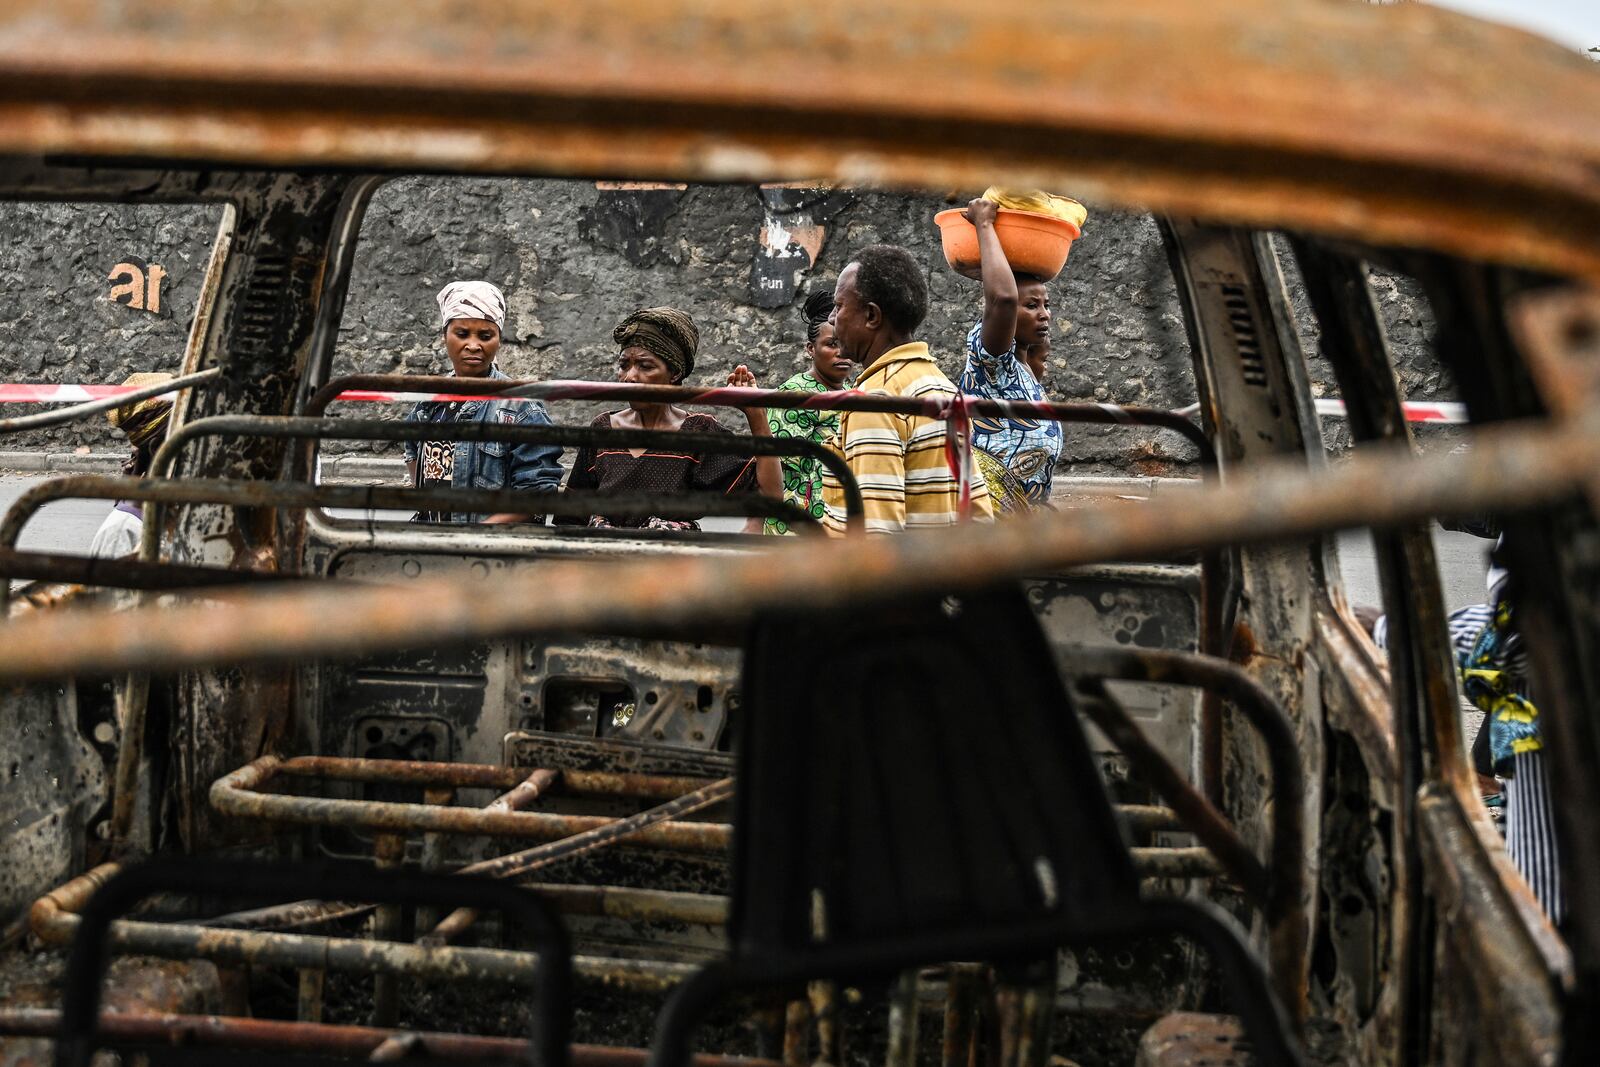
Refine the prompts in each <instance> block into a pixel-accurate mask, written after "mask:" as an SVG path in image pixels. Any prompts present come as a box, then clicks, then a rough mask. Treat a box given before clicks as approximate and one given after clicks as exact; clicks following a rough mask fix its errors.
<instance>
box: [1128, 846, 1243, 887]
mask: <svg viewBox="0 0 1600 1067" xmlns="http://www.w3.org/2000/svg"><path fill="white" fill-rule="evenodd" d="M1128 851H1129V853H1131V854H1132V856H1133V869H1134V872H1135V873H1137V874H1138V875H1139V877H1140V878H1178V879H1183V878H1216V877H1218V876H1222V877H1226V878H1229V879H1230V880H1231V879H1232V877H1233V875H1232V873H1231V872H1230V871H1229V870H1228V869H1227V868H1226V867H1224V866H1223V864H1222V861H1221V860H1219V859H1217V856H1216V853H1214V852H1212V851H1211V849H1209V848H1131V849H1129V850H1128Z"/></svg>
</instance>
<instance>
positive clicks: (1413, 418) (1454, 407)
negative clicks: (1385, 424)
mask: <svg viewBox="0 0 1600 1067" xmlns="http://www.w3.org/2000/svg"><path fill="white" fill-rule="evenodd" d="M1400 406H1401V407H1402V408H1403V409H1404V410H1405V413H1406V421H1407V422H1446V423H1464V422H1466V421H1467V405H1465V404H1453V403H1438V404H1423V403H1413V402H1411V401H1407V402H1406V403H1404V404H1401V405H1400ZM1317 414H1318V415H1332V416H1333V417H1334V418H1343V417H1344V401H1343V400H1331V399H1327V398H1323V397H1318V398H1317Z"/></svg>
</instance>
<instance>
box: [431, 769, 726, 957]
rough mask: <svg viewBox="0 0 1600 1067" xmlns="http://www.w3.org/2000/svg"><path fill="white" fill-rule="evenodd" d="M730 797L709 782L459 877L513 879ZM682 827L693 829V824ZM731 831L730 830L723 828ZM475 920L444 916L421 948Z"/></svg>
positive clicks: (462, 912) (467, 912)
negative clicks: (635, 811)
mask: <svg viewBox="0 0 1600 1067" xmlns="http://www.w3.org/2000/svg"><path fill="white" fill-rule="evenodd" d="M731 796H733V779H732V778H723V779H721V780H720V781H716V782H712V783H711V784H710V785H707V786H704V787H703V788H701V789H697V790H696V791H695V792H693V793H686V794H684V795H683V796H681V797H677V798H676V799H674V800H669V801H667V802H666V803H665V804H662V805H660V806H658V807H654V808H650V809H649V810H647V811H641V812H639V813H638V814H637V815H630V816H628V817H627V818H625V819H616V820H611V821H609V822H608V824H607V825H604V826H597V827H595V828H594V829H593V830H591V831H589V832H588V833H580V834H575V835H573V836H571V837H567V838H564V839H562V840H560V841H552V842H550V843H549V844H545V845H539V846H537V847H535V848H531V849H527V850H526V851H523V852H514V853H512V854H510V855H508V856H499V857H496V858H495V859H491V860H484V861H483V862H482V863H474V864H472V865H470V866H468V867H463V868H462V869H461V871H460V872H459V873H461V874H475V875H482V876H485V877H489V878H516V877H518V876H521V875H525V874H527V873H528V872H529V871H532V870H536V869H538V868H540V867H545V866H548V865H550V864H552V863H555V862H556V861H557V860H562V859H567V858H570V857H572V856H576V855H579V854H581V853H584V852H591V851H593V850H595V849H597V848H604V847H605V846H607V845H610V844H613V843H615V842H616V841H619V840H622V839H624V838H632V839H638V838H641V837H643V836H644V835H646V834H648V833H649V832H650V830H651V828H652V827H655V826H668V825H674V824H672V823H670V822H668V821H667V820H670V819H671V818H673V817H674V816H676V815H686V814H689V813H691V812H694V811H699V810H701V809H702V808H708V807H711V806H712V805H715V804H719V803H721V802H722V801H724V800H727V799H728V798H729V797H731ZM682 825H687V826H694V825H699V824H695V823H685V824H682ZM725 829H729V830H730V831H731V828H725ZM476 919H477V912H476V911H474V910H473V909H472V908H457V909H456V910H455V911H453V912H451V913H450V914H449V915H447V916H446V917H445V919H444V921H443V922H441V923H439V925H438V926H436V927H434V928H433V932H432V933H430V934H429V935H428V936H427V937H425V938H423V939H422V943H423V944H439V945H442V944H445V943H446V942H448V941H449V940H450V939H451V938H454V937H458V936H460V934H461V933H462V931H464V930H466V929H467V928H468V927H469V926H471V925H472V923H473V922H474V921H475V920H476Z"/></svg>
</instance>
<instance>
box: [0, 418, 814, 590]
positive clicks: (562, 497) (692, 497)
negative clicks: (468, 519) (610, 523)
mask: <svg viewBox="0 0 1600 1067" xmlns="http://www.w3.org/2000/svg"><path fill="white" fill-rule="evenodd" d="M245 417H246V416H242V415H239V416H233V415H229V416H218V417H217V418H221V419H241V418H245ZM262 417H264V416H262ZM215 421H216V420H215V419H202V420H201V421H200V422H196V423H191V424H190V425H192V426H201V427H204V426H208V425H210V424H211V423H213V422H215ZM395 425H398V424H395ZM416 425H421V424H420V423H418V424H416ZM507 429H509V428H507ZM784 440H791V439H789V438H785V439H784ZM57 500H143V501H146V502H148V503H150V504H151V505H152V509H151V512H150V516H149V518H150V519H151V520H159V518H160V515H159V508H160V506H161V505H166V504H229V505H232V506H234V507H254V508H313V507H320V508H352V509H356V510H362V511H416V510H429V509H431V510H437V511H459V512H482V513H493V512H512V513H519V514H549V513H550V512H552V511H559V510H562V509H570V510H571V511H573V512H585V511H586V509H591V508H593V509H598V510H604V511H605V512H606V513H607V514H616V515H619V516H635V517H642V516H648V515H657V514H663V515H673V516H676V515H678V514H680V513H681V514H683V515H687V516H688V517H691V518H694V517H698V516H700V515H750V514H755V513H756V512H762V513H767V512H775V511H776V510H782V509H776V508H775V505H777V504H779V503H781V501H777V500H774V499H773V498H771V497H763V496H760V495H758V494H743V495H741V494H735V495H733V496H728V495H727V494H723V493H689V494H677V495H674V496H671V497H668V496H664V495H662V494H659V493H657V494H629V495H627V496H620V495H617V494H605V493H598V492H588V491H578V492H566V491H562V492H548V491H547V492H533V491H526V490H509V489H500V490H492V489H414V488H411V487H409V486H407V487H401V486H383V485H321V484H312V483H309V482H284V481H244V480H239V479H227V478H160V477H153V476H152V477H149V478H112V477H104V476H101V475H93V474H78V475H69V476H67V477H63V478H52V479H50V480H49V481H44V482H39V483H38V484H37V485H33V486H30V487H29V488H28V489H27V490H26V491H25V492H24V493H23V494H22V495H21V496H19V497H18V498H17V499H16V501H15V502H14V503H12V505H11V507H10V508H9V509H7V511H6V514H5V518H4V520H0V548H10V547H12V546H14V545H16V543H17V539H18V538H19V537H20V536H21V534H22V530H23V528H24V527H26V526H27V524H28V521H29V520H30V519H31V518H32V517H33V516H34V515H35V514H37V513H38V511H39V509H40V508H42V507H44V506H45V505H46V504H49V503H52V502H53V501H57ZM788 510H789V511H794V512H795V513H796V514H797V515H798V516H800V517H802V518H804V517H805V516H806V515H807V513H806V512H804V511H803V510H801V509H798V508H793V507H791V508H789V509H788ZM784 517H786V514H785V516H784ZM810 526H811V527H812V528H815V526H816V523H815V520H812V521H811V522H810ZM146 562H153V559H147V560H146Z"/></svg>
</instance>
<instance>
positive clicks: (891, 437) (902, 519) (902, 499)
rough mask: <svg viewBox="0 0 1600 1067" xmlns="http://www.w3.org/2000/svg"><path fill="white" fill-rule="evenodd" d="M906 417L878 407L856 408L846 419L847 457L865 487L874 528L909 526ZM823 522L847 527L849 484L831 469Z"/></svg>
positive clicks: (832, 526)
mask: <svg viewBox="0 0 1600 1067" xmlns="http://www.w3.org/2000/svg"><path fill="white" fill-rule="evenodd" d="M904 421H905V420H904V419H903V418H902V417H901V416H898V415H892V414H887V413H884V412H878V411H850V412H846V413H845V414H844V418H843V419H842V420H841V425H840V430H841V432H840V447H839V451H841V452H842V453H843V455H844V461H845V464H846V465H847V466H849V468H850V472H851V473H852V474H854V475H855V478H856V484H857V485H858V486H860V488H861V502H862V507H863V509H864V517H865V519H866V529H867V532H868V533H899V532H900V531H901V530H904V529H905V528H906V496H907V493H908V492H909V487H908V486H907V484H906V442H905V439H904V437H903V436H902V434H903V430H902V424H903V423H904ZM822 499H823V504H824V507H825V510H826V514H825V515H824V519H823V522H824V524H825V526H826V527H827V528H828V529H829V530H830V531H833V532H836V533H842V532H844V529H845V518H846V509H845V502H844V490H843V488H842V487H841V486H839V484H838V482H837V480H836V479H834V478H833V476H832V475H831V474H829V473H828V472H827V471H826V470H824V473H823V482H822Z"/></svg>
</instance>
